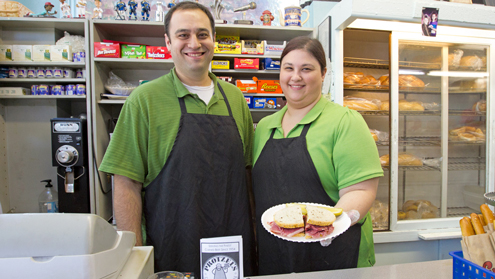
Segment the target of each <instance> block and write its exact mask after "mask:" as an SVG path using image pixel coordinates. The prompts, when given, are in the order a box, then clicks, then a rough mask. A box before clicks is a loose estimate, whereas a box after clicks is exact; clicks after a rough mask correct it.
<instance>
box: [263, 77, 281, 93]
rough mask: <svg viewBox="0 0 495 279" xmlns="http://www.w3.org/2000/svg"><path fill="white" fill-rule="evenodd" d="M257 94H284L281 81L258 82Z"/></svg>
mask: <svg viewBox="0 0 495 279" xmlns="http://www.w3.org/2000/svg"><path fill="white" fill-rule="evenodd" d="M257 92H258V93H263V94H273V93H280V94H282V93H283V92H282V87H280V81H279V80H258V90H257Z"/></svg>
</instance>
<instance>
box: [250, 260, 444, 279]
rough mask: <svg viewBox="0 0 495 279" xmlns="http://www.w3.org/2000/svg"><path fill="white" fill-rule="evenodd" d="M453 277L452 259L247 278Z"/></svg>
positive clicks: (356, 278)
mask: <svg viewBox="0 0 495 279" xmlns="http://www.w3.org/2000/svg"><path fill="white" fill-rule="evenodd" d="M254 278H259V279H282V278H284V279H307V278H311V279H327V278H332V279H347V278H354V279H361V278H362V279H372V278H380V279H396V278H401V279H409V278H410V279H417V278H423V279H429V278H432V279H433V278H434V279H451V278H452V259H450V260H439V261H429V262H417V263H407V264H396V265H385V266H374V267H366V268H353V269H341V270H332V271H318V272H310V273H292V274H282V275H271V276H253V277H246V279H254Z"/></svg>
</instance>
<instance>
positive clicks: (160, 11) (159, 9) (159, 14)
mask: <svg viewBox="0 0 495 279" xmlns="http://www.w3.org/2000/svg"><path fill="white" fill-rule="evenodd" d="M163 15H164V13H163V4H162V2H161V1H157V2H156V12H155V21H156V22H163Z"/></svg>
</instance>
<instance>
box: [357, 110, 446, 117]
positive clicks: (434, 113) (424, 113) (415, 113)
mask: <svg viewBox="0 0 495 279" xmlns="http://www.w3.org/2000/svg"><path fill="white" fill-rule="evenodd" d="M358 111H359V113H361V114H362V115H377V116H384V115H387V116H388V115H389V111H388V110H358ZM399 115H401V116H407V115H411V116H437V115H440V111H439V110H425V111H399Z"/></svg>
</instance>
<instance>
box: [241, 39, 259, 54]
mask: <svg viewBox="0 0 495 279" xmlns="http://www.w3.org/2000/svg"><path fill="white" fill-rule="evenodd" d="M263 46H264V43H263V41H259V40H242V41H241V53H242V54H260V55H263V54H264V53H265V48H264V47H263Z"/></svg>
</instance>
